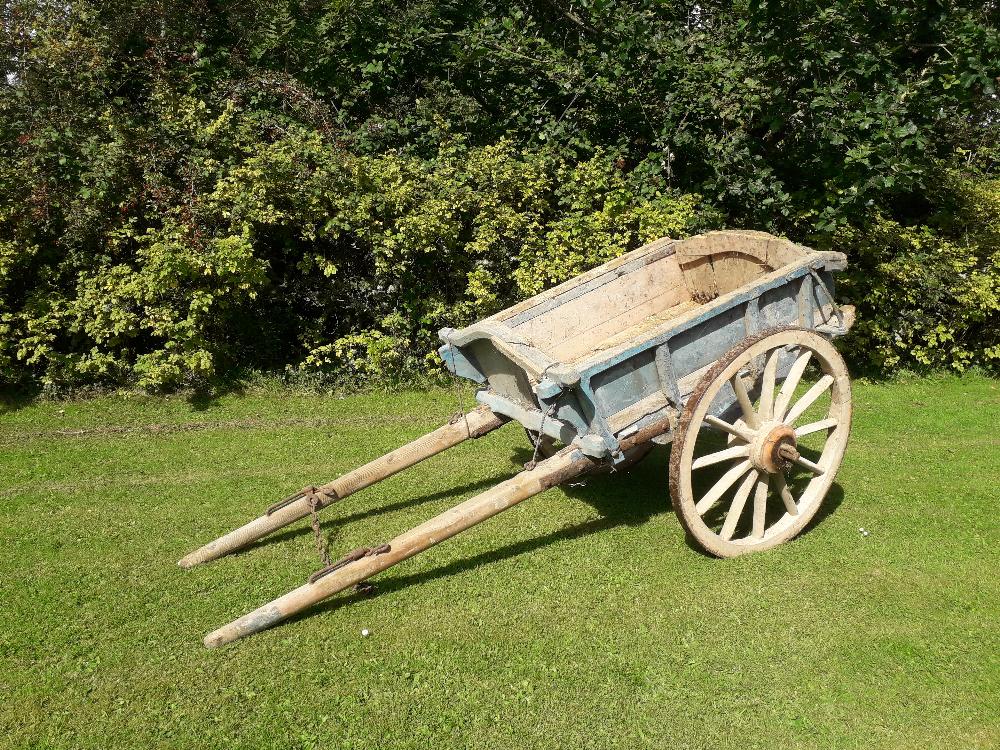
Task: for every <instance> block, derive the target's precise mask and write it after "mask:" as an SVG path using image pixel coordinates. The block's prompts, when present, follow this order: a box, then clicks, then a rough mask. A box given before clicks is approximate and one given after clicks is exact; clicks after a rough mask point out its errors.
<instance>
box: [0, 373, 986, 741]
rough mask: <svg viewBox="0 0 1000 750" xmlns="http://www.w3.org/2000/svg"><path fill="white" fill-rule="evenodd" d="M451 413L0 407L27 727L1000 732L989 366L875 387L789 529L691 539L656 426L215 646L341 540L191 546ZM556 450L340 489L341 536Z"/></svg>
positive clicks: (17, 658)
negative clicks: (614, 451) (814, 514)
mask: <svg viewBox="0 0 1000 750" xmlns="http://www.w3.org/2000/svg"><path fill="white" fill-rule="evenodd" d="M454 408H455V403H454V396H453V394H451V393H449V392H445V391H434V392H430V393H402V394H397V395H392V396H387V397H386V396H362V397H353V398H345V399H340V398H334V397H329V398H324V397H311V396H304V395H294V394H293V395H290V394H258V395H248V396H227V397H223V398H221V399H219V400H216V401H201V402H195V403H191V402H188V401H185V400H184V399H179V398H178V399H154V398H130V399H126V398H108V399H98V400H90V401H83V402H70V403H40V404H36V405H30V406H27V407H24V408H11V409H8V410H7V411H6V412H5V413H3V414H0V545H2V550H3V552H2V556H0V599H2V607H0V745H2V746H4V747H60V748H63V747H64V748H81V747H85V748H102V749H104V748H112V747H136V748H150V747H163V748H222V747H247V748H270V747H323V748H340V747H344V748H351V750H362V749H364V750H370V749H374V748H394V749H395V748H411V747H412V748H426V747H428V746H444V747H469V748H505V749H506V748H536V747H539V748H578V747H608V748H610V747H622V748H635V747H639V748H646V747H649V748H729V747H733V748H740V749H741V750H744V749H747V748H793V747H813V748H854V747H857V748H907V749H909V748H948V750H961V749H963V748H996V747H1000V624H998V623H1000V554H998V535H1000V512H998V511H1000V504H998V498H1000V382H997V381H991V380H988V379H984V378H979V377H966V378H947V379H935V380H916V381H909V382H902V383H895V384H891V385H876V384H870V383H863V382H859V383H856V385H855V426H854V433H853V436H852V440H851V444H850V447H849V450H848V454H847V457H846V459H845V462H844V465H843V468H842V470H841V472H840V474H839V476H838V480H837V485H835V487H834V489H833V491H832V492H831V495H830V496H829V497H828V498H827V502H826V506H825V508H824V509H823V511H821V518H820V519H819V521H818V522H817V523H816V524H815V525H814V526H813V527H812V528H811V529H810V530H809V531H808V532H807V533H806V534H804V535H803V536H802V537H800V538H799V539H797V540H796V541H794V542H792V543H789V544H786V545H784V546H782V547H779V548H778V549H776V550H774V551H772V552H768V553H764V554H760V555H756V556H753V555H752V556H748V557H745V558H742V559H733V560H725V561H722V560H715V559H711V558H709V557H706V556H704V555H702V554H699V553H697V552H695V551H694V550H692V549H691V547H689V546H688V544H687V543H686V542H685V538H684V534H683V533H682V532H681V529H680V526H679V524H678V522H677V519H676V517H675V516H674V515H673V513H672V512H671V510H670V500H669V497H668V493H667V456H668V452H667V449H666V448H657V449H656V450H655V451H654V452H653V454H652V455H651V456H650V457H649V458H648V459H647V460H646V461H645V462H644V463H642V464H641V465H640V466H639V467H637V468H636V469H634V470H632V471H631V472H630V473H628V474H626V475H620V474H619V475H617V476H613V477H603V478H592V479H590V480H588V482H587V483H586V485H584V486H578V487H570V488H568V489H567V490H565V491H564V490H561V489H556V490H551V491H549V492H547V493H545V494H543V495H541V496H539V497H536V498H533V499H531V500H528V501H526V502H525V503H524V504H523V505H520V506H518V507H516V508H514V509H512V510H510V511H508V512H506V513H504V514H502V515H501V516H499V517H497V518H495V519H493V520H491V521H488V522H487V523H485V524H483V525H482V526H480V527H477V528H475V529H472V530H471V531H469V532H467V533H465V534H462V535H460V536H458V537H456V538H455V539H452V540H450V541H448V542H446V543H444V544H442V545H441V546H439V547H435V548H433V549H432V550H430V551H428V552H426V553H424V554H423V555H420V556H418V557H416V558H414V559H413V560H410V561H408V562H405V563H403V564H401V565H400V566H398V567H397V568H394V569H392V570H390V571H388V572H386V573H384V574H383V575H382V576H380V577H379V578H377V579H375V580H376V582H377V584H378V588H377V595H375V596H372V597H368V598H357V597H356V596H354V595H349V596H348V595H344V596H341V597H336V598H335V599H334V600H332V602H330V603H327V604H326V605H322V606H320V607H317V608H315V609H314V610H312V611H311V612H310V613H309V614H308V616H304V617H299V618H297V619H294V620H292V621H291V622H289V623H286V624H284V625H281V626H279V627H276V628H274V629H272V630H269V631H266V632H264V633H262V634H260V635H256V636H253V637H251V638H248V639H246V640H243V641H240V642H238V643H236V644H233V645H231V646H228V647H225V648H221V649H217V650H212V651H210V650H207V649H205V648H204V647H203V646H202V644H201V638H202V636H203V635H204V634H205V633H206V632H208V631H210V630H213V629H214V628H216V627H217V626H219V625H221V624H224V623H226V622H228V621H230V620H231V619H233V618H234V617H236V616H239V615H242V614H243V613H245V612H248V611H250V610H251V609H253V608H255V607H256V606H258V605H260V604H262V603H264V602H266V601H268V600H270V599H273V598H275V597H276V596H278V595H279V594H282V593H284V592H286V591H288V590H289V589H291V588H293V587H295V586H297V585H299V584H300V583H302V582H303V581H304V579H305V578H306V576H307V575H308V574H309V573H310V572H312V571H313V570H315V569H316V568H317V567H319V562H318V558H317V554H316V551H315V549H314V546H313V538H312V535H311V532H310V531H309V528H308V524H307V523H305V522H302V523H300V524H298V525H296V526H294V527H292V528H291V530H286V531H284V532H279V533H278V534H276V535H275V536H274V537H273V538H271V539H268V540H265V541H263V542H261V543H259V544H257V545H256V546H255V547H253V548H251V549H249V550H247V551H245V552H243V553H241V554H238V555H234V556H232V557H229V558H225V559H223V560H220V561H218V562H215V563H212V564H209V565H206V566H203V567H199V568H195V569H194V570H191V571H188V572H185V571H183V570H181V569H180V568H178V567H177V565H176V564H175V563H176V561H177V560H178V559H179V558H180V557H181V556H183V555H184V554H186V553H187V552H189V551H191V550H192V549H194V548H196V547H198V546H200V545H201V544H203V543H204V542H206V541H209V540H211V539H213V538H215V537H216V536H218V535H220V534H221V533H223V532H225V531H227V530H229V529H230V528H232V527H235V526H237V525H240V524H242V523H243V522H245V521H246V520H249V519H250V518H251V517H254V516H257V515H258V514H259V512H260V511H261V510H262V509H263V508H265V507H266V506H267V505H268V504H270V503H271V502H272V501H274V500H275V499H277V498H279V497H282V496H284V495H285V494H287V493H288V492H289V491H292V490H294V489H297V488H299V487H301V486H302V485H304V484H307V483H321V482H323V481H326V480H328V479H330V478H332V477H334V476H336V475H337V474H340V473H343V472H345V471H347V470H348V469H351V468H353V467H354V466H356V465H358V464H360V463H363V462H364V461H365V460H367V459H369V458H371V457H373V456H375V455H377V454H380V453H382V452H384V451H387V450H389V449H391V448H393V447H395V446H397V445H398V444H401V443H402V442H405V441H406V440H409V439H412V438H414V437H416V436H418V435H420V434H421V433H423V432H425V431H426V430H428V429H431V428H433V427H436V426H438V425H439V424H440V423H442V421H443V420H444V419H446V418H447V416H448V414H449V413H450V412H452V411H453V410H454ZM529 457H530V453H529V451H528V450H527V441H526V438H525V436H524V434H523V432H521V431H520V429H519V428H517V426H514V425H508V426H507V427H505V428H503V429H502V430H500V431H498V432H496V433H494V434H493V435H491V436H488V437H486V438H484V439H482V440H480V441H477V442H473V443H468V444H465V445H461V446H459V447H458V448H455V449H453V450H452V451H450V452H447V453H444V454H442V455H440V456H438V457H436V458H433V459H431V460H429V461H427V462H425V463H424V464H421V465H418V466H417V467H415V468H413V469H411V470H409V471H408V472H406V473H404V474H401V475H399V476H397V477H394V478H392V479H390V480H388V481H386V482H384V483H383V484H380V485H376V486H375V487H373V488H370V489H368V490H365V491H364V492H362V493H360V494H358V495H355V496H353V497H351V498H349V499H347V500H345V501H344V502H343V504H341V505H339V506H335V507H334V508H331V509H329V510H327V511H325V512H324V513H323V517H324V527H325V529H326V530H327V531H329V533H330V535H331V537H332V541H331V549H332V552H333V554H334V556H337V555H339V554H340V553H341V552H344V551H347V550H349V549H352V548H354V547H357V546H361V545H370V544H374V543H380V542H382V541H385V540H387V539H389V538H391V537H392V536H394V535H395V534H397V533H398V532H400V531H402V530H404V529H406V528H408V527H410V526H412V525H414V524H416V523H418V522H419V521H421V520H423V519H426V518H429V517H430V516H431V515H433V514H435V513H437V512H439V511H442V510H444V509H446V508H448V507H450V506H451V505H454V504H455V503H457V502H459V501H460V500H462V499H465V498H467V497H469V496H471V495H472V494H474V493H475V492H477V491H479V490H481V489H483V488H485V487H487V486H489V485H490V484H492V483H493V482H496V481H497V480H499V479H502V478H505V477H508V476H511V475H512V474H513V473H514V472H516V471H517V469H518V467H519V465H520V464H521V463H523V462H524V461H526V460H528V458H529ZM861 527H864V528H865V529H868V530H870V532H871V533H870V535H869V536H863V535H862V534H861V533H859V528H861ZM362 628H367V629H369V630H370V631H371V635H370V636H369V637H367V638H362V637H361V630H362Z"/></svg>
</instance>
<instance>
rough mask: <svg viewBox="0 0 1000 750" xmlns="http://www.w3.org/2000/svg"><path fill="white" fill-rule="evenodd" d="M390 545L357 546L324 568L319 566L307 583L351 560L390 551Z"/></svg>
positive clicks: (349, 562)
mask: <svg viewBox="0 0 1000 750" xmlns="http://www.w3.org/2000/svg"><path fill="white" fill-rule="evenodd" d="M391 550H392V547H391V546H389V545H388V544H383V545H382V546H380V547H358V548H357V549H355V550H351V551H350V552H348V553H347V554H346V555H344V556H343V557H342V558H340V559H339V560H337V562H335V563H330V564H329V565H327V566H326V567H325V568H321V569H320V570H317V571H316V572H315V573H313V574H312V575H311V576H309V583H316V581H318V580H319V579H320V578H322V577H323V576H326V575H329V574H330V573H332V572H333V571H335V570H340V569H341V568H343V567H344V566H345V565H350V564H351V563H352V562H357V561H358V560H361V559H363V558H365V557H374V556H375V555H384V554H385V553H386V552H390V551H391Z"/></svg>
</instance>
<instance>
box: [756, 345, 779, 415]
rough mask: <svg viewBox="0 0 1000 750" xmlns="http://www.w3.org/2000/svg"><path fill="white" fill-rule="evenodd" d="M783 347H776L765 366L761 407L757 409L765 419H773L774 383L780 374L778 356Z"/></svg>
mask: <svg viewBox="0 0 1000 750" xmlns="http://www.w3.org/2000/svg"><path fill="white" fill-rule="evenodd" d="M780 352H781V349H780V348H779V349H775V350H774V351H773V352H771V353H770V355H768V358H767V364H766V365H765V366H764V381H763V382H762V383H761V386H760V408H759V409H758V410H757V412H758V414H760V418H761V419H763V420H765V421H766V420H768V419H771V414H772V412H773V410H774V383H775V380H776V379H777V374H778V357H779V354H780Z"/></svg>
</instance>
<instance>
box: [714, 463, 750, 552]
mask: <svg viewBox="0 0 1000 750" xmlns="http://www.w3.org/2000/svg"><path fill="white" fill-rule="evenodd" d="M756 481H757V472H756V471H751V472H750V473H749V474H747V477H746V479H744V480H743V484H741V485H740V488H739V489H738V490H736V496H735V497H734V498H733V502H732V504H731V505H730V506H729V512H728V513H726V520H725V522H724V523H723V524H722V530H721V531H720V532H719V536H720V537H721V538H722V539H725V540H726V541H727V542H728V541H729V540H730V539H732V538H733V532H734V531H736V524H738V523H739V522H740V516H741V515H743V506H745V505H746V504H747V498H748V497H750V490H752V489H753V485H754V482H756Z"/></svg>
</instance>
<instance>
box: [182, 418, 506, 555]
mask: <svg viewBox="0 0 1000 750" xmlns="http://www.w3.org/2000/svg"><path fill="white" fill-rule="evenodd" d="M505 421H506V420H505V419H503V418H501V417H498V416H497V415H496V414H494V413H493V412H492V411H490V410H489V409H488V408H487V407H485V406H480V407H478V408H476V409H474V410H473V411H471V412H469V413H468V414H466V415H465V416H464V417H461V418H459V419H456V420H454V421H452V422H451V423H449V424H446V425H444V426H443V427H439V428H438V429H436V430H434V431H433V432H431V433H428V434H427V435H424V436H423V437H420V438H417V439H416V440H414V441H413V442H412V443H408V444H407V445H404V446H402V447H401V448H397V449H396V450H394V451H392V452H391V453H387V454H386V455H384V456H382V457H381V458H376V459H375V460H374V461H371V462H370V463H367V464H365V465H364V466H362V467H360V468H357V469H355V470H354V471H351V472H348V473H347V474H345V475H344V476H342V477H340V478H338V479H335V480H333V481H332V482H329V483H327V484H325V485H323V486H322V487H317V488H316V492H315V494H314V496H313V497H314V498H315V502H316V508H317V510H319V509H321V508H325V507H326V506H328V505H331V504H332V503H334V502H336V501H338V500H342V499H344V498H345V497H347V496H348V495H351V494H353V493H355V492H357V491H358V490H362V489H364V488H365V487H369V486H371V485H373V484H375V483H376V482H379V481H381V480H383V479H385V478H386V477H390V476H392V475H393V474H396V473H398V472H400V471H402V470H403V469H406V468H409V467H410V466H413V465H414V464H417V463H420V462H421V461H423V460H424V459H425V458H430V457H431V456H433V455H436V454H438V453H441V452H442V451H444V450H447V449H448V448H451V447H453V446H455V445H458V444H459V443H461V442H464V441H466V440H468V439H469V438H478V437H481V436H483V435H485V434H486V433H488V432H491V431H492V430H495V429H496V428H498V427H500V426H501V425H502V424H504V422H505ZM309 510H310V507H309V499H308V498H307V497H306V493H305V492H303V493H300V495H299V497H297V498H296V497H295V496H292V498H291V499H290V501H289V502H288V503H287V504H284V505H281V507H275V508H273V509H272V511H271V512H269V513H267V514H265V515H263V516H261V517H260V518H257V519H256V520H253V521H251V522H250V523H248V524H246V525H245V526H241V527H240V528H238V529H236V530H234V531H231V532H229V533H228V534H226V535H225V536H222V537H220V538H219V539H216V540H215V541H214V542H210V543H209V544H206V545H205V546H204V547H202V548H201V549H198V550H195V551H194V552H192V553H191V554H189V555H188V556H186V557H184V558H183V559H181V560H180V561H179V562H178V563H177V564H178V565H180V566H181V567H182V568H192V567H194V566H195V565H199V564H200V563H204V562H208V561H210V560H215V559H217V558H219V557H222V556H223V555H227V554H229V553H230V552H234V551H235V550H238V549H241V548H242V547H245V546H246V545H248V544H250V543H251V542H254V541H256V540H257V539H260V538H261V537H263V536H266V535H267V534H270V533H271V532H273V531H277V530H278V529H280V528H283V527H285V526H287V525H288V524H290V523H294V522H295V521H298V520H299V519H300V518H305V517H306V516H308V515H309Z"/></svg>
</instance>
